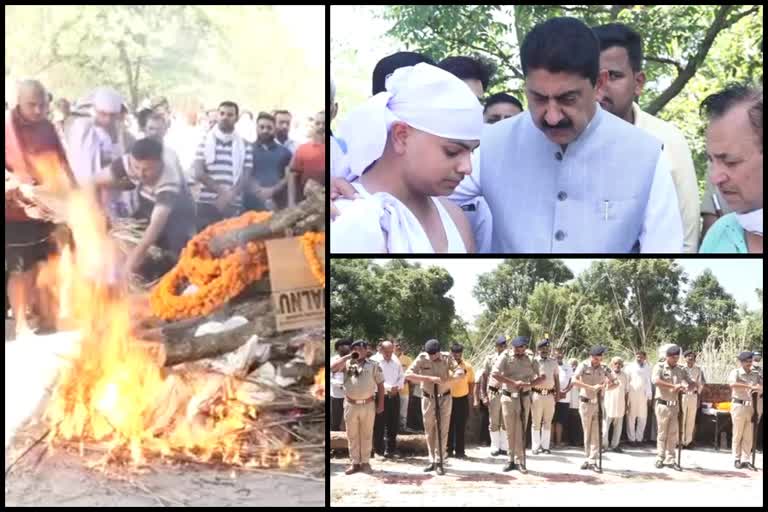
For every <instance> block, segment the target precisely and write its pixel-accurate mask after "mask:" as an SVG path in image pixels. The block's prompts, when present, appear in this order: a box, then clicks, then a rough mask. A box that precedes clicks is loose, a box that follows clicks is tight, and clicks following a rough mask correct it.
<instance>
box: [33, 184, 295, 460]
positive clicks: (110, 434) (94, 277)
mask: <svg viewBox="0 0 768 512" xmlns="http://www.w3.org/2000/svg"><path fill="white" fill-rule="evenodd" d="M66 205H67V210H68V212H67V218H68V219H73V221H72V222H70V223H69V226H70V228H71V230H72V235H73V236H72V239H73V247H70V246H66V247H64V248H63V249H62V251H61V253H60V256H58V257H56V258H53V259H51V260H50V261H49V262H48V263H47V265H46V266H45V268H43V269H42V272H41V273H40V279H39V280H38V285H39V286H42V287H45V288H46V290H47V291H48V292H50V293H53V294H55V296H56V297H57V298H58V302H59V317H60V319H61V320H62V322H64V325H66V326H67V327H68V328H74V329H76V330H78V331H79V333H80V335H81V341H80V347H79V353H78V354H77V356H76V357H74V359H73V360H72V361H70V362H69V363H68V364H66V365H65V367H64V368H62V369H61V373H60V375H59V378H58V381H57V384H56V388H55V390H54V392H53V396H52V397H51V401H50V403H49V405H48V408H47V410H46V420H47V421H48V423H49V424H50V426H51V435H50V437H49V446H50V448H51V449H53V448H54V446H55V445H57V444H62V443H64V442H75V443H78V444H79V446H80V451H81V454H82V453H83V452H84V448H85V445H87V444H90V443H97V444H99V445H100V446H102V447H106V448H107V457H108V458H109V459H115V460H119V461H130V462H131V463H133V464H135V465H139V464H142V463H144V462H145V461H146V460H147V458H148V456H161V457H171V456H173V457H177V458H186V459H192V460H196V461H203V462H206V461H212V460H221V461H222V462H224V463H228V464H232V465H239V466H248V467H267V466H276V465H277V466H280V467H285V466H288V465H290V464H293V463H295V462H296V461H297V460H298V454H297V452H295V451H294V450H293V449H291V448H290V447H287V446H285V445H284V444H283V443H282V442H276V441H272V440H267V439H264V440H259V441H258V442H256V443H254V442H253V441H252V440H249V441H248V443H246V440H245V439H244V437H245V436H244V434H245V433H246V431H247V430H248V427H253V426H254V425H257V424H258V411H257V409H256V407H255V406H254V405H252V404H249V403H248V402H247V401H246V400H244V398H245V397H244V396H242V393H241V390H240V389H238V385H239V382H236V381H235V380H233V379H231V378H229V377H225V376H221V375H214V374H209V373H204V372H202V371H199V372H193V371H189V370H187V371H183V370H169V369H166V368H164V366H163V365H164V358H165V354H164V351H163V349H162V345H158V344H153V343H148V342H144V341H142V340H138V339H135V338H134V337H133V335H132V334H131V326H132V320H135V319H133V318H132V317H133V316H135V315H136V311H135V308H132V305H131V304H132V303H131V301H130V300H129V299H130V297H129V296H128V294H127V286H126V285H125V281H126V279H125V277H126V276H122V275H121V274H120V272H118V270H119V269H120V265H121V262H120V261H118V260H119V256H118V251H117V249H116V247H115V245H114V244H113V243H112V241H111V239H110V237H109V236H108V229H107V222H106V218H105V217H104V216H103V215H101V214H99V213H98V212H100V211H101V209H100V208H99V206H98V203H97V200H96V198H95V197H94V194H93V192H92V191H90V192H88V191H85V190H73V191H69V192H68V193H67V200H66ZM252 432H253V429H252V428H251V434H252ZM251 439H252V438H251ZM246 445H247V446H246Z"/></svg>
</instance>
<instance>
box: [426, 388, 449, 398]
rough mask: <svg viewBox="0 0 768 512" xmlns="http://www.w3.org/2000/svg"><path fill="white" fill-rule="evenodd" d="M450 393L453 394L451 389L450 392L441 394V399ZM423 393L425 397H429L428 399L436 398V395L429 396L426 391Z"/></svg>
mask: <svg viewBox="0 0 768 512" xmlns="http://www.w3.org/2000/svg"><path fill="white" fill-rule="evenodd" d="M450 392H451V390H450V389H449V390H448V391H446V392H445V393H440V398H442V397H444V396H445V395H447V394H450ZM423 393H424V396H425V397H427V398H433V397H434V395H430V394H429V393H427V392H426V391H424V392H423Z"/></svg>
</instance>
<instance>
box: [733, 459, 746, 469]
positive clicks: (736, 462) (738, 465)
mask: <svg viewBox="0 0 768 512" xmlns="http://www.w3.org/2000/svg"><path fill="white" fill-rule="evenodd" d="M733 467H735V468H736V469H741V468H743V467H744V466H743V465H742V464H741V461H738V460H737V461H735V462H734V463H733Z"/></svg>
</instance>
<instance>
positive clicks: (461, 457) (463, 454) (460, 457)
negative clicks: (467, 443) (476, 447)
mask: <svg viewBox="0 0 768 512" xmlns="http://www.w3.org/2000/svg"><path fill="white" fill-rule="evenodd" d="M456 458H457V459H461V460H466V458H467V454H466V453H457V454H456Z"/></svg>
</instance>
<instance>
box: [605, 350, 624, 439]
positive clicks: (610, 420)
mask: <svg viewBox="0 0 768 512" xmlns="http://www.w3.org/2000/svg"><path fill="white" fill-rule="evenodd" d="M623 366H624V361H622V359H621V358H620V357H614V358H613V359H612V360H611V370H612V372H613V375H614V377H616V380H617V381H618V382H619V385H618V386H617V387H615V388H610V389H606V390H605V399H604V400H603V402H604V404H605V414H604V415H603V449H607V448H608V430H609V429H610V427H611V426H613V437H612V438H611V449H613V451H615V452H618V453H621V451H622V450H621V448H619V441H620V440H621V428H622V423H623V421H624V413H625V411H626V402H627V375H626V374H625V373H624V372H623V371H622V368H623Z"/></svg>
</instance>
